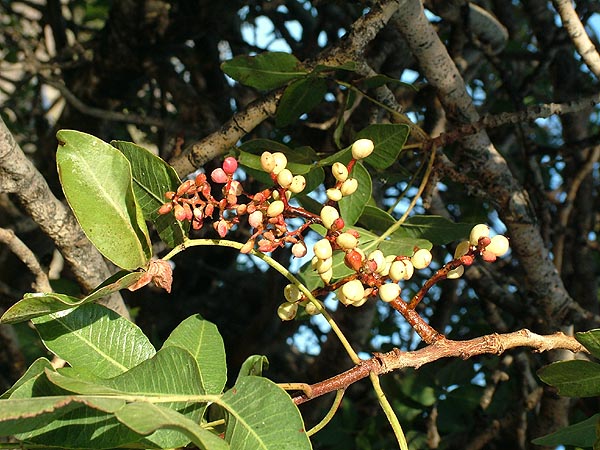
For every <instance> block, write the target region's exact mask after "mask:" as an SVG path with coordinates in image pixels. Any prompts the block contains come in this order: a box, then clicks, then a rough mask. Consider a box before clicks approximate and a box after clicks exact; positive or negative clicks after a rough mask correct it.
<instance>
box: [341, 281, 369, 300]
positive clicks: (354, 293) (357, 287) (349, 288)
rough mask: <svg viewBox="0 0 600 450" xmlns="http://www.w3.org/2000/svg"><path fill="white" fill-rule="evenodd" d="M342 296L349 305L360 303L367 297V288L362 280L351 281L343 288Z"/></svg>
mask: <svg viewBox="0 0 600 450" xmlns="http://www.w3.org/2000/svg"><path fill="white" fill-rule="evenodd" d="M342 294H343V295H344V297H345V298H346V299H347V300H348V301H349V303H354V302H359V301H361V300H362V299H363V298H364V296H365V288H364V287H363V285H362V283H361V281H360V280H350V281H348V282H347V283H346V284H344V285H343V286H342Z"/></svg>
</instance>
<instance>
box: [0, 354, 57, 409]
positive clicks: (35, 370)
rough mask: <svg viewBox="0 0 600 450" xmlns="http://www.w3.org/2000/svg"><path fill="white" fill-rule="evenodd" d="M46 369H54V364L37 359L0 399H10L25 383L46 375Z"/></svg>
mask: <svg viewBox="0 0 600 450" xmlns="http://www.w3.org/2000/svg"><path fill="white" fill-rule="evenodd" d="M45 369H52V364H51V363H50V361H48V360H47V359H46V358H38V359H36V360H35V361H34V362H33V363H32V364H31V365H30V366H29V368H28V369H27V370H26V371H25V373H24V374H23V375H22V376H21V378H19V379H18V380H17V381H16V383H15V384H13V385H12V386H11V388H10V389H9V390H8V391H6V392H5V393H4V394H2V395H0V399H2V398H8V397H10V395H11V394H12V393H13V392H14V391H16V390H17V389H18V388H19V387H20V386H22V385H23V384H24V383H26V382H27V381H29V380H31V379H33V378H35V377H37V376H38V375H40V374H42V373H44V370H45Z"/></svg>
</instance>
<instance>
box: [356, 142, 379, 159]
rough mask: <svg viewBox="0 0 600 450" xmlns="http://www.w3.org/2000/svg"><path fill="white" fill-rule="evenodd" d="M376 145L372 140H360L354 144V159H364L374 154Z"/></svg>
mask: <svg viewBox="0 0 600 450" xmlns="http://www.w3.org/2000/svg"><path fill="white" fill-rule="evenodd" d="M374 148H375V145H374V144H373V141H372V140H371V139H359V140H358V141H356V142H355V143H354V144H352V157H353V158H354V159H363V158H366V157H367V156H369V155H370V154H371V153H373V149H374Z"/></svg>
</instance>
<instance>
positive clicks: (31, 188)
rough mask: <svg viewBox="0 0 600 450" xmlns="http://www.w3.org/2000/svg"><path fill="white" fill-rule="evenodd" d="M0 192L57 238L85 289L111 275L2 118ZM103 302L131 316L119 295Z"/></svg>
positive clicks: (58, 245) (73, 218) (89, 288)
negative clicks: (7, 194) (16, 199)
mask: <svg viewBox="0 0 600 450" xmlns="http://www.w3.org/2000/svg"><path fill="white" fill-rule="evenodd" d="M0 191H3V192H10V193H13V194H15V195H16V196H17V198H18V199H19V201H20V203H21V205H22V207H23V208H24V209H25V211H26V212H27V214H28V215H29V216H30V217H31V218H32V219H33V220H34V221H35V222H36V223H37V224H38V225H39V226H40V228H41V230H42V231H43V232H44V233H46V234H47V235H48V236H49V237H50V238H51V239H52V240H53V241H54V243H55V244H56V246H57V248H58V249H59V251H60V252H61V253H62V255H63V256H64V258H65V260H66V261H67V262H68V264H69V265H70V267H71V269H72V271H73V273H74V275H75V277H76V278H77V280H78V281H79V283H80V285H81V286H83V288H84V289H86V290H92V289H94V288H95V287H96V286H98V285H99V284H100V283H101V282H103V281H104V280H105V279H106V278H108V277H109V276H110V275H111V274H110V271H109V269H108V267H107V265H106V262H105V261H104V258H103V257H102V255H101V254H100V253H99V252H98V250H96V248H95V247H94V246H93V245H92V243H91V242H90V241H89V240H88V239H87V237H86V236H85V234H84V233H83V231H82V230H81V228H80V227H79V224H78V223H77V221H76V220H75V217H74V216H73V214H72V213H71V211H70V210H69V209H68V208H66V207H65V205H64V204H63V203H61V202H60V201H59V200H58V199H57V198H56V197H55V196H54V195H53V194H52V191H51V190H50V187H49V186H48V183H46V180H45V179H44V177H43V176H42V174H41V173H40V172H39V171H38V170H37V169H36V168H35V166H34V165H33V164H32V163H31V161H29V159H27V157H26V156H25V154H24V153H23V150H21V148H20V147H19V145H18V144H17V143H16V141H15V139H14V137H13V136H12V134H11V133H10V131H9V130H8V128H7V127H6V124H5V123H4V121H3V120H2V118H1V117H0ZM102 303H103V304H104V305H105V306H107V307H108V308H111V309H114V310H115V311H117V312H118V313H119V314H121V315H123V316H125V317H129V313H128V311H127V308H126V307H125V304H124V303H123V299H122V298H121V295H120V294H118V293H116V294H113V295H111V296H110V297H107V298H105V299H104V300H103V301H102Z"/></svg>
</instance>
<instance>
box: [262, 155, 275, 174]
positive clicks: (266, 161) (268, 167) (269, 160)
mask: <svg viewBox="0 0 600 450" xmlns="http://www.w3.org/2000/svg"><path fill="white" fill-rule="evenodd" d="M260 166H261V167H262V169H263V170H264V171H265V172H267V173H271V172H272V171H273V168H274V167H275V159H274V158H273V154H272V153H271V152H263V154H262V155H260Z"/></svg>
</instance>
